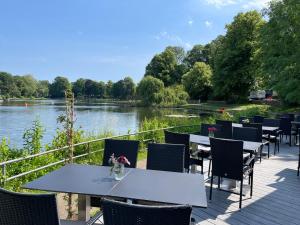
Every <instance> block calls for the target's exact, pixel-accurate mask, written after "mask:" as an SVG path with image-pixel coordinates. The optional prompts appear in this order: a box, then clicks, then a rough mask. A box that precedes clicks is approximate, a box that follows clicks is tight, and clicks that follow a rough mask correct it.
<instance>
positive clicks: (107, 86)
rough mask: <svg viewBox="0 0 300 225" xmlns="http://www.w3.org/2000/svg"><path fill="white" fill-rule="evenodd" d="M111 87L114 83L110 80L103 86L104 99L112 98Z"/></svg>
mask: <svg viewBox="0 0 300 225" xmlns="http://www.w3.org/2000/svg"><path fill="white" fill-rule="evenodd" d="M113 85H114V83H113V82H112V81H111V80H109V81H108V82H107V83H106V84H105V97H106V98H112V97H113V94H112V89H113Z"/></svg>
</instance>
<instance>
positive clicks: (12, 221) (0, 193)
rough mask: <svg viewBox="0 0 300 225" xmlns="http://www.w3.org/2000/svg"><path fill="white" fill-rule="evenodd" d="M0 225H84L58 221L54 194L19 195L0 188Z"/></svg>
mask: <svg viewBox="0 0 300 225" xmlns="http://www.w3.org/2000/svg"><path fill="white" fill-rule="evenodd" d="M0 224H1V225H84V224H91V223H88V222H87V223H85V222H77V221H65V220H59V218H58V213H57V206H56V198H55V195H54V194H38V195H37V194H21V193H15V192H10V191H7V190H4V189H2V188H0Z"/></svg>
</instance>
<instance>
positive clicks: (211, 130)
mask: <svg viewBox="0 0 300 225" xmlns="http://www.w3.org/2000/svg"><path fill="white" fill-rule="evenodd" d="M216 131H218V129H217V128H215V127H209V128H208V136H209V137H214V134H215V132H216Z"/></svg>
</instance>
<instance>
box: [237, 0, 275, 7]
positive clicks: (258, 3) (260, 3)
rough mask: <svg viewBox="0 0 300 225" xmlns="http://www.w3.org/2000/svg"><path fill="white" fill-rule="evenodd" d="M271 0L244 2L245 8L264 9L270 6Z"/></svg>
mask: <svg viewBox="0 0 300 225" xmlns="http://www.w3.org/2000/svg"><path fill="white" fill-rule="evenodd" d="M269 2H270V0H251V1H246V3H244V4H243V6H242V7H243V8H244V9H262V8H265V7H267V6H268V4H269Z"/></svg>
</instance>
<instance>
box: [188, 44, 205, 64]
mask: <svg viewBox="0 0 300 225" xmlns="http://www.w3.org/2000/svg"><path fill="white" fill-rule="evenodd" d="M208 61H209V46H208V45H206V46H203V45H195V46H194V47H193V48H192V49H191V50H190V51H188V53H187V56H186V58H185V59H184V62H185V63H186V64H187V65H188V67H189V68H192V67H193V66H194V64H195V63H196V62H204V63H208Z"/></svg>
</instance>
